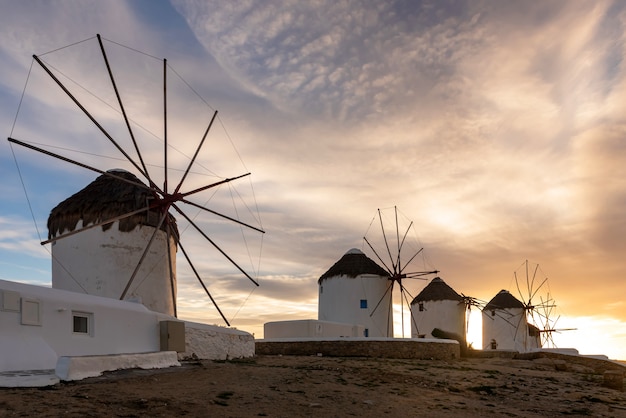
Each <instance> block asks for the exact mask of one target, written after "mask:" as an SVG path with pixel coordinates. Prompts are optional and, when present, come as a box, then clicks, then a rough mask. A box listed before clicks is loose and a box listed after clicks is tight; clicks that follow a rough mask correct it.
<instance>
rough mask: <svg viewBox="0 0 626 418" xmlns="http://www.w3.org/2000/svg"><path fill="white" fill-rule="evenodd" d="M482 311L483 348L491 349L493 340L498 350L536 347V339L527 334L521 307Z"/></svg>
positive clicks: (520, 350) (519, 350)
mask: <svg viewBox="0 0 626 418" xmlns="http://www.w3.org/2000/svg"><path fill="white" fill-rule="evenodd" d="M492 312H494V311H492V310H486V311H483V313H482V318H483V350H491V349H492V347H491V341H492V340H495V341H496V343H497V347H496V349H498V350H515V351H518V352H520V353H523V352H526V351H530V350H532V349H535V348H538V347H537V340H536V338H534V337H531V336H529V335H528V323H527V320H526V314H525V311H524V309H522V308H511V309H497V310H495V315H493V314H492Z"/></svg>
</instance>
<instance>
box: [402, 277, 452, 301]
mask: <svg viewBox="0 0 626 418" xmlns="http://www.w3.org/2000/svg"><path fill="white" fill-rule="evenodd" d="M434 300H457V301H459V302H460V301H462V300H463V297H462V296H461V295H459V294H458V293H456V292H455V291H454V289H452V288H451V287H450V286H448V285H447V284H446V282H444V281H443V280H441V278H439V277H435V278H434V279H432V280H431V281H430V283H428V285H427V286H426V287H425V288H424V289H422V291H421V292H419V294H418V295H417V296H415V298H414V299H413V301H412V302H411V304H415V303H418V302H426V301H434Z"/></svg>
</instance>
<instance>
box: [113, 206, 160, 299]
mask: <svg viewBox="0 0 626 418" xmlns="http://www.w3.org/2000/svg"><path fill="white" fill-rule="evenodd" d="M166 216H167V211H163V214H162V215H161V218H160V219H159V223H158V224H157V226H156V227H155V229H154V232H153V233H152V236H151V237H150V241H148V244H147V245H146V248H145V249H144V250H143V254H141V258H140V259H139V262H138V263H137V266H135V270H134V271H133V274H132V275H131V276H130V279H129V280H128V283H126V287H125V288H124V291H123V292H122V295H121V296H120V300H123V299H124V297H125V296H126V293H127V292H128V289H130V285H131V284H132V283H133V281H134V280H135V277H136V276H137V273H138V272H139V268H141V265H142V264H143V260H144V259H145V258H146V256H147V255H148V251H150V247H152V243H153V242H154V239H155V238H156V235H157V233H158V232H159V231H160V230H161V225H163V221H164V220H165V217H166Z"/></svg>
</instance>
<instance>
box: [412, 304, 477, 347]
mask: <svg viewBox="0 0 626 418" xmlns="http://www.w3.org/2000/svg"><path fill="white" fill-rule="evenodd" d="M423 304H424V310H423V311H420V310H419V303H415V304H413V305H411V316H412V319H411V338H417V337H419V335H425V336H426V338H432V337H433V336H432V334H431V332H432V330H433V329H435V328H439V329H441V330H443V331H447V332H453V333H455V334H457V335H459V336H461V337H463V338H465V334H466V329H465V304H463V303H459V301H456V300H433V301H424V302H423Z"/></svg>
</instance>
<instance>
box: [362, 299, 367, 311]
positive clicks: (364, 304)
mask: <svg viewBox="0 0 626 418" xmlns="http://www.w3.org/2000/svg"><path fill="white" fill-rule="evenodd" d="M361 309H367V299H361Z"/></svg>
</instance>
